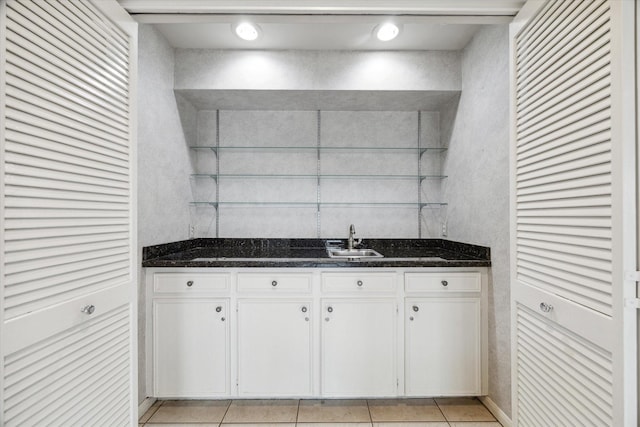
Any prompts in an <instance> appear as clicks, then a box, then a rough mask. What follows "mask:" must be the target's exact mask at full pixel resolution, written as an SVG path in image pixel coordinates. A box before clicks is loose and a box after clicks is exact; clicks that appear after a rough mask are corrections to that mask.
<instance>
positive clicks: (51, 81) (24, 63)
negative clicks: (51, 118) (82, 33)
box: [7, 45, 127, 124]
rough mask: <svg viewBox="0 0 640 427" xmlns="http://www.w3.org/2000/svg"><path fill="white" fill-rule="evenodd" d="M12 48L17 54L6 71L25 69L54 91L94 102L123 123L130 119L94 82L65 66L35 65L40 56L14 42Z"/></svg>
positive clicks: (16, 72)
mask: <svg viewBox="0 0 640 427" xmlns="http://www.w3.org/2000/svg"><path fill="white" fill-rule="evenodd" d="M11 51H12V52H13V53H14V54H15V55H16V57H15V58H14V59H13V61H12V62H11V63H10V64H7V74H10V75H13V76H17V77H19V76H20V75H22V74H23V73H29V74H30V75H31V76H32V77H31V79H30V81H31V83H33V84H34V85H37V86H39V87H42V88H48V90H50V91H51V92H58V93H62V94H64V95H63V96H66V97H68V98H72V99H74V100H76V101H78V100H80V99H81V100H82V101H80V102H84V103H85V104H90V105H92V106H93V109H94V111H95V112H96V114H98V115H102V116H106V117H112V118H114V120H116V121H119V122H120V123H123V124H126V123H127V111H126V110H123V109H122V106H121V105H118V103H114V102H113V101H112V99H111V98H109V97H108V96H107V95H105V94H104V93H102V92H101V91H100V90H98V89H97V88H95V87H94V86H92V85H90V84H89V83H87V82H84V81H81V80H78V79H75V78H74V77H73V76H70V75H68V74H67V73H65V72H64V71H63V70H59V69H56V68H53V69H46V68H45V67H43V66H39V65H36V64H38V63H39V60H38V58H37V57H36V56H35V55H34V54H33V53H31V52H29V51H28V50H26V49H24V48H22V47H20V46H17V45H12V46H11Z"/></svg>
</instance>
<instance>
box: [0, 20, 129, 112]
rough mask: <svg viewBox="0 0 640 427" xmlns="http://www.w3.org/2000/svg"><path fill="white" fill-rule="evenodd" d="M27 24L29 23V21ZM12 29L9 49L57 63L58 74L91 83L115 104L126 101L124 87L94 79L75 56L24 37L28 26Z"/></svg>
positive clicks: (34, 60)
mask: <svg viewBox="0 0 640 427" xmlns="http://www.w3.org/2000/svg"><path fill="white" fill-rule="evenodd" d="M26 25H27V26H28V25H29V24H28V22H27V23H26ZM10 30H11V31H10V32H9V33H8V37H7V50H8V51H10V52H15V53H16V54H17V55H19V54H21V53H24V54H25V55H24V57H25V58H27V59H29V60H30V61H31V62H32V63H34V64H37V65H39V66H45V64H55V65H53V66H52V68H57V69H58V70H59V71H58V74H67V75H68V76H69V77H73V78H74V79H78V80H80V81H81V82H83V83H84V84H89V85H91V86H92V87H94V88H95V89H96V90H98V91H100V92H102V93H103V96H105V97H107V98H108V99H109V100H110V102H111V103H113V104H120V105H122V104H124V103H126V100H127V99H126V96H127V94H126V93H125V92H124V90H123V89H121V88H118V87H114V85H113V84H112V83H111V82H109V81H106V80H105V79H104V78H98V79H93V78H92V77H93V76H92V73H91V70H90V69H87V68H86V67H85V66H83V65H82V64H78V63H76V62H75V61H74V60H73V58H71V57H69V55H68V54H66V53H65V52H64V51H63V50H61V49H60V48H57V47H54V46H53V45H52V44H51V43H49V42H47V41H45V40H41V39H38V40H34V41H32V40H29V39H26V38H24V37H23V36H22V35H23V34H30V32H29V29H28V28H26V27H24V26H22V25H19V24H14V26H13V27H11V28H10ZM41 64H42V65H41ZM89 76H91V77H89Z"/></svg>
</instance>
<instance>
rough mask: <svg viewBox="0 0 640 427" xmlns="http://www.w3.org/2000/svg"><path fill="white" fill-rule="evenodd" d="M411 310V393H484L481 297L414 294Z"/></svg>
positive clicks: (408, 374)
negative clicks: (418, 296)
mask: <svg viewBox="0 0 640 427" xmlns="http://www.w3.org/2000/svg"><path fill="white" fill-rule="evenodd" d="M405 313H406V323H405V339H406V342H405V369H406V375H405V387H406V394H407V395H408V396H441V395H446V396H456V395H458V396H473V395H479V394H480V379H481V370H480V367H481V364H480V361H481V358H480V351H481V348H480V299H477V298H453V299H449V298H447V299H436V298H431V299H427V298H416V299H408V300H407V301H406V305H405Z"/></svg>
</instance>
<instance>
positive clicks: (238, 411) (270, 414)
mask: <svg viewBox="0 0 640 427" xmlns="http://www.w3.org/2000/svg"><path fill="white" fill-rule="evenodd" d="M139 425H140V426H144V427H189V426H190V427H196V425H197V427H225V426H227V427H296V426H297V427H323V426H334V427H342V426H344V427H360V426H362V427H501V425H500V423H498V422H497V421H496V419H495V418H494V417H493V415H491V413H490V412H489V411H488V410H487V408H485V407H484V405H482V403H481V402H480V401H479V400H478V399H476V398H436V399H351V400H329V399H327V400H280V399H278V400H165V401H161V400H159V401H157V402H156V403H155V404H154V405H153V406H152V407H151V409H149V410H148V411H147V413H146V414H144V415H143V416H142V417H140V424H139Z"/></svg>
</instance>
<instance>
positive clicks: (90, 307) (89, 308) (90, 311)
mask: <svg viewBox="0 0 640 427" xmlns="http://www.w3.org/2000/svg"><path fill="white" fill-rule="evenodd" d="M80 311H81V312H83V313H85V314H88V315H91V314H93V312H94V311H96V306H95V305H93V304H90V305H85V306H84V307H82V310H80Z"/></svg>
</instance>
